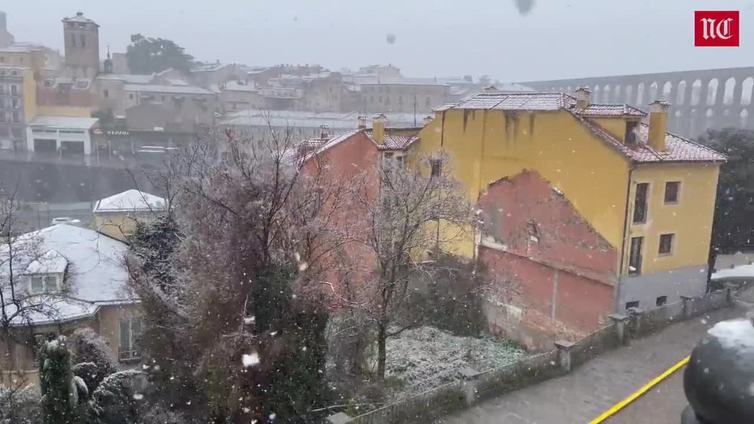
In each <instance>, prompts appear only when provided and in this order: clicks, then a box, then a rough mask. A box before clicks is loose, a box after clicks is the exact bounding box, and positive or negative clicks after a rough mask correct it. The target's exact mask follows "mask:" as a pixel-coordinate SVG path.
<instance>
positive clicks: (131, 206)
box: [93, 189, 167, 241]
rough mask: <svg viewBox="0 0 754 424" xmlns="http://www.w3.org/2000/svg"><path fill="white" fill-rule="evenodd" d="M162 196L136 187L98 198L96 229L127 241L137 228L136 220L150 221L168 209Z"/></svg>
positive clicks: (95, 212)
mask: <svg viewBox="0 0 754 424" xmlns="http://www.w3.org/2000/svg"><path fill="white" fill-rule="evenodd" d="M166 207H167V203H166V201H165V199H163V198H162V197H158V196H155V195H154V194H149V193H145V192H143V191H139V190H136V189H131V190H126V191H124V192H122V193H118V194H114V195H112V196H110V197H106V198H104V199H101V200H98V201H97V203H96V204H95V205H94V210H93V212H94V227H95V229H96V230H97V231H98V232H100V233H102V234H105V235H107V236H110V237H112V238H114V239H117V240H121V241H126V239H127V238H128V236H130V235H131V234H133V232H134V231H135V230H136V222H137V221H140V222H149V221H150V220H152V219H154V218H155V217H156V216H157V215H158V214H161V213H163V212H164V211H165V210H166Z"/></svg>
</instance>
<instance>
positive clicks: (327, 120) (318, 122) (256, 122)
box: [221, 109, 423, 131]
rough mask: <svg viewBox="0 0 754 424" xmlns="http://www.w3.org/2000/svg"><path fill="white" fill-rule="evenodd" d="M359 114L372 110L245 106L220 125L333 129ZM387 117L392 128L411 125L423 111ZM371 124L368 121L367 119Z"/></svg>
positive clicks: (348, 125) (351, 123) (346, 126)
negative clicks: (246, 107) (319, 109)
mask: <svg viewBox="0 0 754 424" xmlns="http://www.w3.org/2000/svg"><path fill="white" fill-rule="evenodd" d="M360 115H365V116H371V115H374V113H358V112H346V113H341V112H306V111H299V110H259V109H246V110H240V111H237V112H232V113H230V114H228V118H227V119H225V120H224V121H222V122H221V125H229V126H249V127H264V128H266V127H267V126H268V124H269V125H271V126H272V127H275V128H285V127H291V128H317V129H318V128H320V127H322V126H327V127H328V128H330V129H331V130H335V131H347V130H353V129H356V128H357V127H358V117H359V116H360ZM385 116H387V121H388V122H389V123H390V126H391V127H393V128H413V127H415V126H418V125H421V123H422V118H423V115H421V114H417V115H414V114H413V113H386V114H385ZM367 125H371V121H368V122H367Z"/></svg>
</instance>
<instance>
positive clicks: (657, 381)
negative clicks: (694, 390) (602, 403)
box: [589, 356, 689, 424]
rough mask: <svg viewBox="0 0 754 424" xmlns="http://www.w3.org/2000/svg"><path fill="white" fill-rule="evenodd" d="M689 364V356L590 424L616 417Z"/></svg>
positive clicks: (597, 423)
mask: <svg viewBox="0 0 754 424" xmlns="http://www.w3.org/2000/svg"><path fill="white" fill-rule="evenodd" d="M688 363H689V357H688V356H687V357H685V358H683V359H681V360H680V361H678V363H676V364H675V365H673V366H672V367H670V368H668V369H667V370H665V372H663V373H662V374H660V375H658V376H657V377H655V378H653V379H652V380H651V381H650V382H649V383H647V384H645V385H644V386H642V388H641V389H639V390H637V391H635V392H633V393H631V395H630V396H628V397H627V398H625V399H623V400H622V401H620V402H618V403H616V404H615V405H613V406H612V407H610V409H608V410H607V411H605V412H603V413H602V414H600V416H599V417H597V418H595V419H593V420H592V421H589V424H600V423H602V422H604V421H605V420H607V419H608V418H610V417H612V416H613V415H615V413H616V412H618V411H620V410H621V409H623V408H625V407H626V406H628V405H629V404H630V403H631V402H633V401H635V400H636V399H638V398H640V397H641V396H642V395H643V394H644V393H647V392H648V391H650V390H651V389H652V387H654V386H656V385H658V384H660V383H661V382H662V380H665V379H666V378H668V377H670V376H671V375H672V374H673V373H674V372H676V371H678V370H679V369H681V368H683V367H684V366H685V365H686V364H688Z"/></svg>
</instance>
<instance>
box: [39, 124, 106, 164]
mask: <svg viewBox="0 0 754 424" xmlns="http://www.w3.org/2000/svg"><path fill="white" fill-rule="evenodd" d="M97 121H98V119H97V118H84V117H81V118H77V117H68V116H41V115H40V116H37V117H36V118H34V120H32V121H31V122H30V123H29V125H28V127H27V128H26V146H27V150H28V151H30V152H47V153H60V154H73V155H87V156H88V155H91V154H92V130H93V129H94V128H95V127H96V125H97Z"/></svg>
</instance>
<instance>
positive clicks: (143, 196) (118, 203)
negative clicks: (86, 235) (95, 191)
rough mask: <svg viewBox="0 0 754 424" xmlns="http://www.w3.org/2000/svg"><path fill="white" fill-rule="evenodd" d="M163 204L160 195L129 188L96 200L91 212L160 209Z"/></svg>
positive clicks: (164, 202)
mask: <svg viewBox="0 0 754 424" xmlns="http://www.w3.org/2000/svg"><path fill="white" fill-rule="evenodd" d="M165 204H166V201H165V199H163V198H162V197H159V196H155V195H154V194H149V193H146V192H143V191H140V190H136V189H131V190H126V191H124V192H122V193H118V194H114V195H112V196H110V197H105V198H104V199H101V200H98V201H97V203H96V204H95V205H94V210H93V212H94V213H97V212H148V211H161V210H164V209H165Z"/></svg>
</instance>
